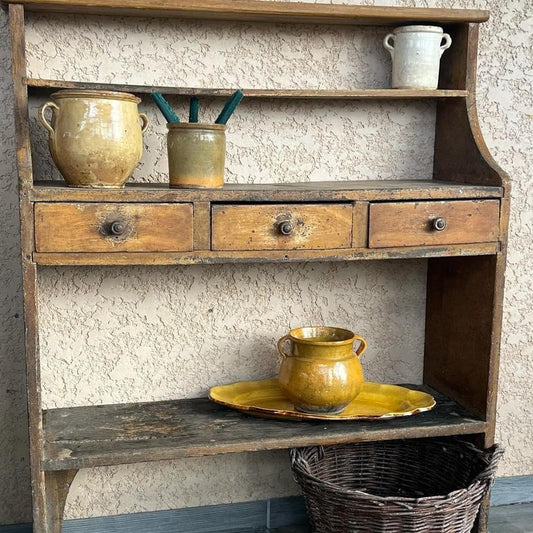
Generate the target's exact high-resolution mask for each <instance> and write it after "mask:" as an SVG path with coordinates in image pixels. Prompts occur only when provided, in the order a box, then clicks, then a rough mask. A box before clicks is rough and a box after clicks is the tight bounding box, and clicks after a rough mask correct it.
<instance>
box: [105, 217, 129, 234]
mask: <svg viewBox="0 0 533 533" xmlns="http://www.w3.org/2000/svg"><path fill="white" fill-rule="evenodd" d="M125 231H126V225H125V224H124V223H123V222H120V221H119V220H117V221H115V222H111V224H109V234H110V235H116V236H119V235H123V234H124V232H125Z"/></svg>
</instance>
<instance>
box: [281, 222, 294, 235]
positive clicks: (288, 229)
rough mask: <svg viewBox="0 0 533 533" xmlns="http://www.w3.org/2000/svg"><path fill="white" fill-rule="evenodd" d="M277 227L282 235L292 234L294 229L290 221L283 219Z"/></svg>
mask: <svg viewBox="0 0 533 533" xmlns="http://www.w3.org/2000/svg"><path fill="white" fill-rule="evenodd" d="M278 229H279V232H280V233H281V234H282V235H292V232H293V231H294V226H293V225H292V222H291V221H290V220H285V221H284V222H281V223H280V224H279V226H278Z"/></svg>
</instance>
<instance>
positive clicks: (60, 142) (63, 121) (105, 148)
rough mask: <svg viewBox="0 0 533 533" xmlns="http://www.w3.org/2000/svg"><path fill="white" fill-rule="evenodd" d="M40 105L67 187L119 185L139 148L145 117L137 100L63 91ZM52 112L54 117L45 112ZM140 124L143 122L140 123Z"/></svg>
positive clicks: (137, 156) (130, 169) (125, 95)
mask: <svg viewBox="0 0 533 533" xmlns="http://www.w3.org/2000/svg"><path fill="white" fill-rule="evenodd" d="M52 98H53V99H54V102H47V103H46V104H44V105H43V106H42V107H41V110H40V119H41V122H42V123H43V125H44V127H45V128H46V129H47V130H48V132H49V146H50V152H51V154H52V158H53V160H54V162H55V164H56V165H57V168H58V169H59V171H60V172H61V174H62V175H63V177H64V178H65V181H66V182H67V184H68V185H70V186H73V187H108V188H117V187H123V186H124V184H125V183H126V181H127V180H128V178H129V177H130V176H131V174H132V172H133V170H134V168H135V167H136V166H137V164H138V163H139V161H140V160H141V156H142V152H143V139H142V134H143V133H144V132H145V131H146V128H147V126H148V118H147V117H146V115H145V114H144V113H139V112H138V109H137V105H138V104H139V103H140V101H141V100H140V98H137V97H136V96H134V95H133V94H128V93H120V92H114V91H88V90H65V91H59V92H56V93H53V94H52ZM47 109H51V110H52V120H51V122H49V121H48V119H47V118H46V110H47ZM141 123H142V125H141Z"/></svg>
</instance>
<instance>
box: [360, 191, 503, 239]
mask: <svg viewBox="0 0 533 533" xmlns="http://www.w3.org/2000/svg"><path fill="white" fill-rule="evenodd" d="M499 216H500V202H499V201H498V200H474V201H444V202H394V203H393V202H390V203H379V204H371V205H370V221H369V239H368V241H369V247H370V248H384V247H389V246H392V247H394V246H431V245H441V244H443V245H444V244H469V243H478V242H494V241H497V240H498V229H499Z"/></svg>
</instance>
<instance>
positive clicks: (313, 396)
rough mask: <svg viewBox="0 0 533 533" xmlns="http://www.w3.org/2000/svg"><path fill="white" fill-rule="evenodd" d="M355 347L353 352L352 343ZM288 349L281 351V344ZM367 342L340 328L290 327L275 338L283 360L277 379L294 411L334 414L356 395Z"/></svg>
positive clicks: (359, 389)
mask: <svg viewBox="0 0 533 533" xmlns="http://www.w3.org/2000/svg"><path fill="white" fill-rule="evenodd" d="M356 342H358V343H359V344H358V346H357V348H356V349H355V351H354V343H356ZM285 343H290V345H291V349H290V352H289V353H287V352H285V351H284V344H285ZM366 348H367V343H366V341H365V340H364V339H363V337H361V336H360V335H356V334H355V333H353V332H352V331H349V330H347V329H343V328H336V327H329V326H307V327H301V328H296V329H292V330H291V331H290V332H289V334H288V335H285V336H284V337H282V338H281V339H279V341H278V350H279V353H280V354H281V356H282V358H283V360H282V363H281V367H280V370H279V374H278V382H279V385H280V387H281V389H282V390H283V392H284V394H286V396H287V398H289V399H290V400H291V401H292V402H293V403H294V406H295V408H296V409H297V410H298V411H302V412H304V413H322V414H337V413H341V412H342V411H343V410H344V409H345V408H346V406H347V405H348V404H349V403H350V402H351V401H352V400H354V399H355V398H356V396H357V395H358V394H359V392H360V391H361V385H362V383H363V380H364V378H363V369H362V366H361V362H360V360H359V359H360V357H361V356H362V355H363V353H364V352H365V350H366Z"/></svg>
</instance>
